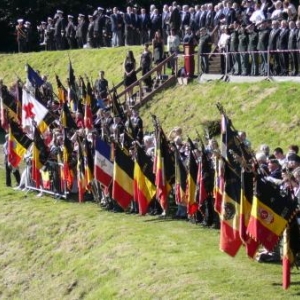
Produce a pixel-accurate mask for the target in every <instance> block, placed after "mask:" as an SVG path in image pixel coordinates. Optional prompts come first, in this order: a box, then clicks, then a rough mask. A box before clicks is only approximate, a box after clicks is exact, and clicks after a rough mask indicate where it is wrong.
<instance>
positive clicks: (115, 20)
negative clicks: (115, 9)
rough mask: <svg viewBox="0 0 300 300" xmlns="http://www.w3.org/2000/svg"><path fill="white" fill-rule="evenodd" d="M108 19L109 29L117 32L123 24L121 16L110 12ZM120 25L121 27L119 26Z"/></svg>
mask: <svg viewBox="0 0 300 300" xmlns="http://www.w3.org/2000/svg"><path fill="white" fill-rule="evenodd" d="M110 20H111V31H112V32H117V31H118V30H121V29H122V26H123V24H124V21H123V18H122V16H121V14H119V13H118V14H116V15H115V14H112V15H111V16H110ZM119 25H121V27H120V26H119Z"/></svg>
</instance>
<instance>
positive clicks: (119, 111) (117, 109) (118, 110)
mask: <svg viewBox="0 0 300 300" xmlns="http://www.w3.org/2000/svg"><path fill="white" fill-rule="evenodd" d="M112 113H113V115H114V116H119V117H120V118H121V120H122V121H123V122H124V123H125V121H126V117H125V113H124V109H123V108H122V107H121V105H120V103H119V101H118V95H117V90H116V88H114V89H113V95H112Z"/></svg>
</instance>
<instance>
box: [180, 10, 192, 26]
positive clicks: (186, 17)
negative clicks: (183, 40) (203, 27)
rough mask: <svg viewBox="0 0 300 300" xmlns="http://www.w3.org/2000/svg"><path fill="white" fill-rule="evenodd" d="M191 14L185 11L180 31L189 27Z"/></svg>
mask: <svg viewBox="0 0 300 300" xmlns="http://www.w3.org/2000/svg"><path fill="white" fill-rule="evenodd" d="M190 19H191V14H190V13H189V12H188V11H187V12H186V13H185V15H184V17H183V18H182V19H181V29H184V28H185V26H189V25H190Z"/></svg>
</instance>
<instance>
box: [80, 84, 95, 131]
mask: <svg viewBox="0 0 300 300" xmlns="http://www.w3.org/2000/svg"><path fill="white" fill-rule="evenodd" d="M82 82H83V80H82ZM83 85H84V82H83ZM84 89H85V91H84V93H83V96H84V98H85V107H84V127H85V128H87V129H92V128H93V114H92V108H91V103H92V98H93V95H92V88H91V84H90V83H89V82H88V85H87V88H85V85H84Z"/></svg>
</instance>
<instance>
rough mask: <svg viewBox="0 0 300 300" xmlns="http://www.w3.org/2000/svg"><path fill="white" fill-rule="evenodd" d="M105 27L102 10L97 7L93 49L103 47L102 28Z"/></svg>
mask: <svg viewBox="0 0 300 300" xmlns="http://www.w3.org/2000/svg"><path fill="white" fill-rule="evenodd" d="M104 26H105V15H104V8H102V7H98V9H97V13H96V16H95V21H94V39H95V47H96V48H100V47H103V28H104Z"/></svg>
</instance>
